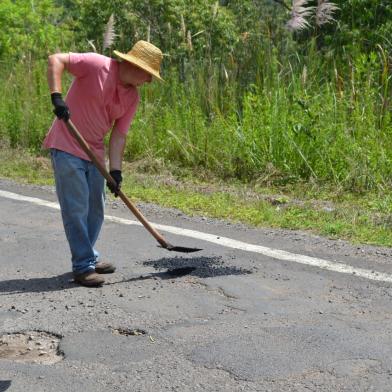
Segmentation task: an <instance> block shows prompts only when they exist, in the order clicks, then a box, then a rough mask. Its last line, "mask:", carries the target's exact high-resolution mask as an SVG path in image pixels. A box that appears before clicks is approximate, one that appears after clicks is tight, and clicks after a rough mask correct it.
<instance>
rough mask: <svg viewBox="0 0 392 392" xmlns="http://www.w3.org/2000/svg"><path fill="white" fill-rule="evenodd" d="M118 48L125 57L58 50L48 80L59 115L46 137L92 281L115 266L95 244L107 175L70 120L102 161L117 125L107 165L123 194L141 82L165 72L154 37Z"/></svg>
mask: <svg viewBox="0 0 392 392" xmlns="http://www.w3.org/2000/svg"><path fill="white" fill-rule="evenodd" d="M114 53H115V54H116V55H117V56H119V57H120V58H121V59H122V61H117V60H114V59H111V58H108V57H105V56H102V55H99V54H96V53H58V54H54V55H51V56H49V59H48V84H49V88H50V93H51V99H52V103H53V105H54V108H55V109H54V113H55V114H56V116H57V118H56V119H55V121H54V122H53V125H52V127H51V128H50V130H49V132H48V134H47V136H46V138H45V140H44V144H43V145H44V147H45V148H49V149H50V151H51V158H52V165H53V170H54V177H55V182H56V192H57V196H58V199H59V203H60V207H61V215H62V219H63V224H64V230H65V234H66V237H67V240H68V243H69V246H70V250H71V255H72V271H73V275H74V280H75V282H77V283H79V284H81V285H83V286H89V287H96V286H100V285H102V284H103V283H104V281H105V280H104V279H103V277H102V276H101V274H104V273H112V272H114V270H115V267H114V265H113V264H111V263H108V262H103V261H101V260H100V255H99V252H98V251H97V250H96V249H94V245H95V242H96V241H97V238H98V236H99V232H100V230H101V226H102V223H103V219H104V178H103V176H102V175H101V174H100V173H99V171H98V169H97V168H96V167H95V166H94V165H93V163H92V162H91V161H90V159H89V157H88V156H87V155H86V154H85V153H84V151H83V150H82V148H81V147H80V146H79V144H78V142H77V141H76V140H75V139H74V138H73V136H72V135H71V134H70V133H69V131H68V129H67V127H66V124H65V122H66V121H68V120H69V119H70V118H72V121H73V123H74V124H75V125H76V127H77V128H78V130H79V132H80V133H81V134H82V136H83V137H84V138H85V140H86V141H87V143H88V144H89V145H90V147H91V149H92V151H93V152H94V153H95V155H96V156H97V157H98V158H99V159H100V160H101V162H102V163H104V162H105V151H104V137H105V135H106V134H107V133H108V132H109V131H110V130H111V133H110V139H109V167H110V169H109V170H110V174H111V176H112V177H113V179H114V180H115V182H116V184H117V186H116V187H115V186H114V185H113V184H109V183H107V186H108V188H109V189H110V191H111V192H112V193H114V195H116V196H117V193H118V191H119V190H120V186H121V182H122V174H121V166H122V158H123V153H124V148H125V143H126V135H127V132H128V128H129V126H130V124H131V121H132V119H133V117H134V114H135V112H136V108H137V105H138V103H139V94H138V90H137V89H138V87H139V86H141V85H143V84H144V83H150V82H151V81H152V77H155V78H157V79H161V77H160V74H159V68H160V63H161V61H162V52H161V51H160V50H159V49H158V48H157V47H155V46H154V45H152V44H150V43H148V42H145V41H138V42H137V43H136V44H135V45H134V47H133V48H132V50H131V51H129V52H128V53H127V54H123V53H120V52H117V51H114ZM64 70H67V71H68V72H70V73H71V74H72V75H73V76H74V77H75V79H74V81H73V83H72V85H71V87H70V89H69V91H68V94H67V97H66V100H65V102H64V100H63V99H62V94H61V93H62V89H61V76H62V74H63V72H64Z"/></svg>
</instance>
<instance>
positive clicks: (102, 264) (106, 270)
mask: <svg viewBox="0 0 392 392" xmlns="http://www.w3.org/2000/svg"><path fill="white" fill-rule="evenodd" d="M115 270H116V267H115V266H114V265H113V264H110V263H108V262H106V261H99V262H98V263H97V264H95V272H96V273H97V274H112V273H113V272H114V271H115Z"/></svg>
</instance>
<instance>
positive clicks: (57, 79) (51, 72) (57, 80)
mask: <svg viewBox="0 0 392 392" xmlns="http://www.w3.org/2000/svg"><path fill="white" fill-rule="evenodd" d="M68 65H69V54H67V53H57V54H52V55H51V56H49V58H48V73H47V76H48V84H49V90H50V97H51V99H52V104H53V106H54V113H55V115H56V116H57V117H58V118H59V119H62V120H64V121H68V120H69V117H70V113H69V109H68V106H67V105H66V103H65V102H64V101H63V97H62V95H61V76H62V75H63V72H64V69H68Z"/></svg>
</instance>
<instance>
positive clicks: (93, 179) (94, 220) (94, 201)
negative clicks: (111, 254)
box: [87, 163, 116, 274]
mask: <svg viewBox="0 0 392 392" xmlns="http://www.w3.org/2000/svg"><path fill="white" fill-rule="evenodd" d="M87 179H88V184H89V190H90V199H89V212H88V219H87V220H88V230H89V236H90V241H91V244H92V246H94V245H95V242H96V241H97V238H98V236H99V233H100V230H101V227H102V223H103V220H104V207H105V192H104V189H105V180H104V178H103V176H102V175H101V173H100V172H99V170H98V169H97V168H96V167H95V166H94V165H93V164H92V163H89V170H88V174H87ZM94 254H95V262H96V264H95V271H96V272H97V273H99V274H111V273H113V272H114V271H115V270H116V267H115V266H114V265H113V264H111V263H109V262H107V261H102V260H100V257H99V256H100V255H99V252H98V251H97V250H96V249H94Z"/></svg>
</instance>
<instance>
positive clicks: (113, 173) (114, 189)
mask: <svg viewBox="0 0 392 392" xmlns="http://www.w3.org/2000/svg"><path fill="white" fill-rule="evenodd" d="M110 175H111V176H112V178H113V180H114V181H115V182H116V186H114V185H113V184H112V183H111V182H109V181H106V185H107V187H108V188H109V189H110V192H112V193H113V194H114V196H115V197H117V196H118V192H119V191H120V188H121V183H122V175H121V170H112V171H111V172H110Z"/></svg>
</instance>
